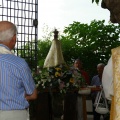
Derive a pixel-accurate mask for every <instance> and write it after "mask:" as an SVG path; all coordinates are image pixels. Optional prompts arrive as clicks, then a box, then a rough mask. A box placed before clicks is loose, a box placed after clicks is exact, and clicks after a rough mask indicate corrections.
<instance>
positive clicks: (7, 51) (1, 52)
mask: <svg viewBox="0 0 120 120" xmlns="http://www.w3.org/2000/svg"><path fill="white" fill-rule="evenodd" d="M0 54H13V53H12V52H11V51H10V50H8V49H7V48H5V47H3V46H0Z"/></svg>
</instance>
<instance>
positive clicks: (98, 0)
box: [92, 0, 100, 4]
mask: <svg viewBox="0 0 120 120" xmlns="http://www.w3.org/2000/svg"><path fill="white" fill-rule="evenodd" d="M93 2H96V3H97V4H98V3H99V2H100V0H92V3H93Z"/></svg>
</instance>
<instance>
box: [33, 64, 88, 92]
mask: <svg viewBox="0 0 120 120" xmlns="http://www.w3.org/2000/svg"><path fill="white" fill-rule="evenodd" d="M33 77H34V80H35V83H36V87H37V88H38V90H44V89H46V88H51V89H56V90H59V91H60V93H66V92H67V91H69V90H75V89H76V90H78V89H79V88H80V87H82V86H85V85H86V83H85V80H84V78H83V77H82V75H81V73H80V71H79V70H77V69H76V70H75V69H73V68H72V69H68V68H67V67H66V66H65V65H59V66H56V67H51V68H49V69H42V70H40V69H39V67H38V69H37V72H36V73H35V72H33Z"/></svg>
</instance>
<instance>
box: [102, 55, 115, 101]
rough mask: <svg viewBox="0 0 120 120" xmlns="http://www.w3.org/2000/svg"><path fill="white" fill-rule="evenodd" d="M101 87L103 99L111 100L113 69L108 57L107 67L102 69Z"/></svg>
mask: <svg viewBox="0 0 120 120" xmlns="http://www.w3.org/2000/svg"><path fill="white" fill-rule="evenodd" d="M102 85H103V90H104V93H105V97H106V99H108V100H111V98H112V95H113V67H112V57H110V59H109V61H108V63H107V65H106V66H105V67H104V71H103V75H102Z"/></svg>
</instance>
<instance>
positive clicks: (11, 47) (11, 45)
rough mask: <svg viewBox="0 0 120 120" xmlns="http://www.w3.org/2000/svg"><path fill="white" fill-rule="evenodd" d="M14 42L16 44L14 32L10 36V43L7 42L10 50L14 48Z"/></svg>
mask: <svg viewBox="0 0 120 120" xmlns="http://www.w3.org/2000/svg"><path fill="white" fill-rule="evenodd" d="M15 44H16V34H15V35H14V36H13V37H12V39H11V41H10V44H9V46H10V49H11V50H12V49H14V47H15Z"/></svg>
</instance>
